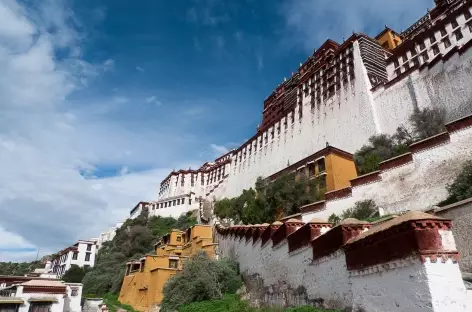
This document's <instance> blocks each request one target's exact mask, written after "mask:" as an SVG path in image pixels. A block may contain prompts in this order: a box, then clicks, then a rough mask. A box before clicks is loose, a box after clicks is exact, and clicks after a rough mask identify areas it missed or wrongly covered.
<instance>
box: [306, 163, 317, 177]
mask: <svg viewBox="0 0 472 312" xmlns="http://www.w3.org/2000/svg"><path fill="white" fill-rule="evenodd" d="M307 168H308V177H312V176H314V175H315V163H314V162H312V163H309V164H308V165H307Z"/></svg>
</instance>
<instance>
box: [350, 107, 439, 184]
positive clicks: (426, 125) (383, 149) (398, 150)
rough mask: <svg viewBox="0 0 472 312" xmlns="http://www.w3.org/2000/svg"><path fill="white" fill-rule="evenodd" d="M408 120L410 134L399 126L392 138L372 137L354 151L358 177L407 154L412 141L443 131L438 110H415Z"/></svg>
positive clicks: (382, 135)
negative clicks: (393, 158) (391, 159)
mask: <svg viewBox="0 0 472 312" xmlns="http://www.w3.org/2000/svg"><path fill="white" fill-rule="evenodd" d="M408 120H409V123H410V126H411V128H412V132H410V131H409V130H408V129H407V128H406V127H405V126H401V127H398V128H397V131H396V133H395V134H394V135H392V136H390V135H387V134H379V135H374V136H372V137H370V138H369V141H368V143H367V144H365V145H363V146H362V147H361V148H360V149H359V150H358V151H356V153H355V154H354V161H355V163H356V168H357V173H358V174H359V175H363V174H367V173H370V172H373V171H375V170H378V169H379V164H380V163H381V162H382V161H384V160H387V159H389V158H392V157H395V156H399V155H401V154H404V153H406V152H408V146H409V145H410V144H412V143H413V142H414V141H418V140H423V139H425V138H427V137H430V136H433V135H436V134H438V133H440V132H443V131H445V126H444V124H445V112H444V110H441V109H438V108H424V109H422V110H420V109H415V110H414V111H413V113H412V114H411V115H410V117H409V119H408Z"/></svg>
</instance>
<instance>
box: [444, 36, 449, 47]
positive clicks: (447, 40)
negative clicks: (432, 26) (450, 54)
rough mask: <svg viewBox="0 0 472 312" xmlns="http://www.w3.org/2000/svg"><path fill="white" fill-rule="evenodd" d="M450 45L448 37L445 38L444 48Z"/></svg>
mask: <svg viewBox="0 0 472 312" xmlns="http://www.w3.org/2000/svg"><path fill="white" fill-rule="evenodd" d="M450 46H451V41H450V40H449V38H445V39H444V48H445V49H447V48H449V47H450Z"/></svg>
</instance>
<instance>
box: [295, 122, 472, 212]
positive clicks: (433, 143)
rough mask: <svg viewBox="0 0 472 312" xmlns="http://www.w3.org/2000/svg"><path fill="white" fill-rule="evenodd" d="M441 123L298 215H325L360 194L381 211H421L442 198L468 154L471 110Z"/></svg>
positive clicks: (345, 206)
mask: <svg viewBox="0 0 472 312" xmlns="http://www.w3.org/2000/svg"><path fill="white" fill-rule="evenodd" d="M446 129H447V131H445V132H443V133H441V134H438V135H436V136H433V137H430V138H427V139H425V140H423V141H420V142H416V143H414V144H412V145H411V146H410V148H409V149H410V151H409V152H408V153H406V154H404V155H401V156H398V157H395V158H392V159H389V160H386V161H384V162H382V163H381V164H380V170H379V171H375V172H372V173H369V174H366V175H363V176H360V177H357V178H355V179H352V180H351V181H350V182H351V186H350V187H347V188H343V189H339V190H336V191H333V192H328V193H326V194H325V200H322V201H319V202H316V203H312V204H309V205H306V206H303V207H301V212H302V214H303V220H304V221H309V220H311V219H312V218H324V219H328V217H329V216H330V215H331V214H333V213H335V214H338V215H339V214H341V213H342V212H343V211H344V210H345V209H348V208H351V207H353V206H354V204H355V203H356V202H357V201H360V200H366V199H372V200H374V201H375V203H376V204H377V205H378V206H379V208H380V212H381V214H396V213H401V212H404V211H407V210H423V211H424V210H428V209H430V208H431V207H432V206H434V205H436V204H438V203H439V202H441V201H442V200H444V199H446V198H447V195H448V193H447V185H449V184H450V183H451V182H452V181H453V180H454V178H455V177H456V176H457V174H458V173H459V172H460V170H461V169H462V167H463V165H464V163H465V162H466V161H468V160H472V115H469V116H466V117H464V118H461V119H458V120H455V121H453V122H450V123H448V124H447V125H446Z"/></svg>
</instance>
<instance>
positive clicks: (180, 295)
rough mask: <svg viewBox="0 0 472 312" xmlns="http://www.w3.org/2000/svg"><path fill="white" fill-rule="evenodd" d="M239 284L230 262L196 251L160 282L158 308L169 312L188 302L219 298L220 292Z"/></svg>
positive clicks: (231, 290) (234, 287)
mask: <svg viewBox="0 0 472 312" xmlns="http://www.w3.org/2000/svg"><path fill="white" fill-rule="evenodd" d="M241 284H242V282H241V279H240V278H239V276H238V274H237V271H236V264H235V263H234V262H231V261H230V260H228V259H224V260H220V261H216V260H213V259H211V258H210V257H209V256H208V255H207V254H206V253H205V252H203V251H200V252H198V253H197V254H196V255H194V256H192V257H191V258H190V259H189V260H187V261H186V262H185V263H184V266H183V269H182V271H181V272H179V273H177V274H176V275H174V276H173V277H172V278H170V279H169V280H168V281H167V283H166V284H165V285H164V290H163V295H164V299H163V301H162V304H161V311H162V312H165V311H168V312H171V311H176V310H178V309H179V308H180V307H181V306H183V305H185V304H189V303H192V302H198V301H204V300H214V299H221V297H222V296H223V294H224V293H234V292H236V290H237V289H238V288H239V287H240V286H241Z"/></svg>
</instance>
